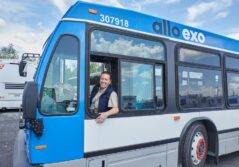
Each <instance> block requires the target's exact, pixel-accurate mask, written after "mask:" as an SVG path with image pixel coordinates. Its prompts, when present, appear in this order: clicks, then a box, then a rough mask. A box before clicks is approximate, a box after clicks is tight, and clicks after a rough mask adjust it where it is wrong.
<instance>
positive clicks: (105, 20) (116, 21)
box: [100, 14, 129, 27]
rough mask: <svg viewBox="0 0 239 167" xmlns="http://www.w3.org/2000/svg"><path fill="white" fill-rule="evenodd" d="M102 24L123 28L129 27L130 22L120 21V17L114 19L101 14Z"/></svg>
mask: <svg viewBox="0 0 239 167" xmlns="http://www.w3.org/2000/svg"><path fill="white" fill-rule="evenodd" d="M100 22H102V23H107V24H113V25H116V26H121V27H129V21H128V20H125V19H120V18H118V17H113V16H109V15H104V14H100Z"/></svg>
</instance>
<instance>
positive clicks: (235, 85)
mask: <svg viewBox="0 0 239 167" xmlns="http://www.w3.org/2000/svg"><path fill="white" fill-rule="evenodd" d="M20 70H21V69H20ZM102 71H110V72H111V73H112V74H113V78H112V80H113V82H112V86H113V88H114V90H115V91H116V92H117V94H118V97H119V98H118V99H119V109H120V112H119V113H118V114H117V115H115V116H112V117H110V118H108V119H107V120H106V121H105V122H104V123H103V124H97V123H96V121H95V118H96V117H97V114H96V113H93V112H92V111H91V110H90V106H89V96H90V92H91V89H92V87H93V86H94V85H95V84H96V83H97V82H98V79H99V75H100V73H101V72H102ZM23 117H24V119H25V128H24V130H20V131H19V134H18V136H17V140H16V143H15V151H14V166H18V167H19V166H24V167H25V166H34V165H35V166H44V167H45V166H46V167H52V166H72V167H175V166H183V167H201V166H204V164H205V161H206V159H212V160H214V162H215V163H217V162H218V157H219V156H221V155H224V154H228V153H231V152H235V151H238V150H239V142H238V141H239V41H236V40H233V39H230V38H227V37H223V36H220V35H217V34H214V33H210V32H206V31H204V30H200V29H197V28H193V27H189V26H186V25H182V24H178V23H175V22H171V21H168V20H164V19H160V18H157V17H153V16H149V15H145V14H142V13H138V12H134V11H130V10H125V9H118V8H114V7H107V6H101V5H95V4H90V3H85V2H77V3H76V4H74V5H73V6H72V7H71V8H70V9H69V10H68V12H67V13H66V14H65V15H64V16H63V18H62V19H61V20H60V22H59V23H58V25H57V26H56V28H55V30H54V31H53V32H52V34H51V36H50V37H49V39H48V41H47V43H46V46H45V48H44V52H43V53H42V58H41V61H40V63H39V67H38V69H37V72H36V75H35V80H34V82H29V83H28V84H27V85H26V87H25V90H24V95H23Z"/></svg>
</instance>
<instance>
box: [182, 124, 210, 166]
mask: <svg viewBox="0 0 239 167" xmlns="http://www.w3.org/2000/svg"><path fill="white" fill-rule="evenodd" d="M207 148H208V137H207V131H206V128H205V126H204V125H203V124H202V123H199V122H198V123H194V124H193V125H192V126H191V127H190V128H189V129H188V132H187V133H186V136H185V141H184V144H183V148H182V149H183V150H182V154H183V155H182V163H183V167H203V166H204V164H205V161H206V158H207Z"/></svg>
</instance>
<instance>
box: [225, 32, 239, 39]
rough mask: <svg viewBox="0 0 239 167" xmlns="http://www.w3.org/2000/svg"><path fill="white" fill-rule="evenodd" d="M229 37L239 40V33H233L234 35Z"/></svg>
mask: <svg viewBox="0 0 239 167" xmlns="http://www.w3.org/2000/svg"><path fill="white" fill-rule="evenodd" d="M227 36H228V37H230V38H233V39H236V40H239V32H238V33H233V34H228V35H227Z"/></svg>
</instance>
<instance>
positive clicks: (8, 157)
mask: <svg viewBox="0 0 239 167" xmlns="http://www.w3.org/2000/svg"><path fill="white" fill-rule="evenodd" d="M17 131H18V112H12V111H11V112H5V113H1V112H0V167H12V154H13V145H14V141H15V137H16V134H17ZM206 167H239V152H236V153H232V154H229V155H225V156H222V157H220V161H219V164H218V165H214V164H209V163H207V165H206Z"/></svg>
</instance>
